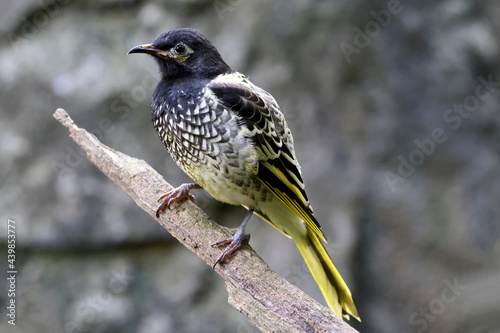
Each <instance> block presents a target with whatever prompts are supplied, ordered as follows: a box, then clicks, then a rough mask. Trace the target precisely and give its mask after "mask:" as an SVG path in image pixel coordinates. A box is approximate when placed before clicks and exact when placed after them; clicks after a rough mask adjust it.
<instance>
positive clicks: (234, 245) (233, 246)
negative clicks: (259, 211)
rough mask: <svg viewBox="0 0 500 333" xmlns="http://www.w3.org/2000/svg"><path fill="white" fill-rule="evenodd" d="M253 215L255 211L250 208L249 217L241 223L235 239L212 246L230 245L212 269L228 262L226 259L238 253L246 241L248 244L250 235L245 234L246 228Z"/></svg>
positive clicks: (234, 236) (230, 238)
mask: <svg viewBox="0 0 500 333" xmlns="http://www.w3.org/2000/svg"><path fill="white" fill-rule="evenodd" d="M252 214H253V209H252V208H250V209H249V210H248V212H247V215H246V216H245V218H244V219H243V222H241V224H240V226H239V227H238V229H236V233H235V234H234V235H233V237H229V238H226V239H223V240H220V241H218V242H215V243H213V244H212V247H219V246H223V245H227V244H229V246H228V247H226V248H225V249H224V252H222V254H221V255H220V256H219V257H218V258H217V260H215V262H214V264H213V266H212V268H215V266H217V264H219V263H221V262H224V261H226V259H227V258H229V256H231V254H233V252H234V251H236V250H237V249H239V248H240V247H241V245H242V244H243V242H244V241H247V242H248V240H249V239H250V235H249V234H245V226H246V224H247V222H248V220H250V217H252Z"/></svg>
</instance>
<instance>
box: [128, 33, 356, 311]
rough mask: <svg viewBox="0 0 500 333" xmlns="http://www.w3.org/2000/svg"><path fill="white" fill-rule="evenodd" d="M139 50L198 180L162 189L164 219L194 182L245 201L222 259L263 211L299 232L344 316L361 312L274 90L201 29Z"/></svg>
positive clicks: (171, 133) (178, 150)
mask: <svg viewBox="0 0 500 333" xmlns="http://www.w3.org/2000/svg"><path fill="white" fill-rule="evenodd" d="M128 53H129V54H130V53H146V54H150V55H152V56H153V58H154V59H155V60H156V62H157V63H158V65H159V67H160V72H161V81H160V83H159V84H158V86H157V87H156V90H155V92H154V94H153V101H152V104H151V110H152V120H153V124H154V127H155V129H156V131H157V132H158V135H159V136H160V139H161V141H162V142H163V143H164V144H165V146H166V147H167V150H168V151H169V153H170V154H171V155H172V158H173V159H174V161H175V162H176V163H177V164H178V165H179V167H180V168H181V169H182V170H183V171H184V172H185V173H187V174H188V175H189V176H190V177H191V178H192V179H193V180H194V181H195V182H196V183H189V184H183V185H181V186H179V187H178V188H176V189H174V190H172V191H171V192H169V193H167V194H165V195H164V196H162V197H161V198H160V199H159V200H158V201H159V202H161V204H160V205H159V207H158V210H157V213H156V214H157V216H158V215H159V214H160V213H161V212H162V211H163V210H164V209H166V208H168V207H170V205H171V204H173V203H174V202H177V201H179V200H181V199H185V198H187V199H190V200H191V201H193V200H194V197H193V196H192V195H191V194H190V193H189V192H190V191H191V190H193V189H201V188H203V189H205V190H206V191H207V192H208V193H210V194H211V195H212V196H213V197H214V198H215V199H217V200H219V201H222V202H225V203H228V204H233V205H242V206H244V207H245V208H247V209H248V212H247V214H246V216H245V218H244V220H243V222H242V224H241V225H240V227H239V228H238V229H237V232H236V233H235V235H234V236H233V237H231V238H229V239H225V240H221V241H218V242H216V243H214V244H213V245H214V246H222V245H228V246H227V247H226V248H225V250H224V252H223V253H222V254H221V255H220V256H219V258H217V260H216V261H215V264H214V267H215V265H217V264H218V263H220V262H224V261H225V260H226V259H227V258H228V257H229V256H230V255H231V253H232V252H234V251H235V250H236V249H237V248H238V247H239V246H240V245H241V243H242V242H243V241H244V240H248V238H249V235H247V234H245V233H244V228H245V225H246V223H247V222H248V220H249V219H250V217H251V216H252V214H257V215H258V216H260V217H261V218H262V219H264V220H265V221H266V222H268V223H270V224H271V225H272V226H274V227H275V228H276V229H278V230H279V231H281V232H282V233H284V234H285V235H286V236H288V237H291V238H292V239H293V240H294V241H295V244H296V245H297V247H298V248H299V250H300V252H301V254H302V256H303V257H304V260H305V262H306V263H307V266H308V267H309V269H310V270H311V272H312V275H313V276H314V278H315V279H316V282H317V283H318V285H319V287H320V289H321V291H322V293H323V295H324V297H325V299H326V302H327V303H328V306H329V307H330V308H331V309H332V311H333V312H334V313H335V314H337V315H338V316H339V317H342V316H344V317H346V318H347V319H349V316H353V317H355V318H356V319H358V320H359V316H358V313H357V310H356V307H355V305H354V302H353V300H352V296H351V292H350V291H349V288H348V287H347V285H346V284H345V282H344V280H343V279H342V277H341V276H340V273H339V272H338V271H337V269H336V268H335V266H334V264H333V262H332V260H331V259H330V257H329V256H328V253H327V252H326V250H325V248H324V246H323V244H322V242H321V240H323V241H325V242H326V238H325V235H324V234H323V232H322V231H321V228H320V225H319V223H318V221H317V220H316V218H315V217H314V215H313V210H312V208H311V205H310V203H309V200H308V199H307V195H306V192H305V190H304V183H303V181H302V176H301V172H300V166H299V163H298V162H297V158H296V156H295V150H294V146H293V138H292V133H291V132H290V129H289V128H288V126H287V123H286V121H285V118H284V116H283V113H282V112H281V110H280V108H279V106H278V104H277V103H276V101H275V99H274V98H273V96H271V94H269V93H268V92H266V91H265V90H263V89H261V88H259V87H257V86H255V85H254V84H253V83H252V82H250V81H249V80H248V79H247V78H246V77H245V76H244V75H242V74H240V73H238V72H236V71H235V70H233V69H231V67H229V66H228V65H227V64H226V63H225V62H224V60H222V57H221V56H220V54H219V52H218V51H217V49H216V48H215V47H214V46H213V45H212V43H210V41H209V40H208V39H207V38H205V37H204V36H203V35H202V34H201V33H200V32H199V31H196V30H194V29H188V28H183V29H177V30H172V31H169V32H167V33H164V34H162V35H160V36H159V37H158V38H157V39H156V40H155V41H154V42H153V43H151V44H143V45H138V46H136V47H134V48H132V49H131V50H130V51H129V52H128Z"/></svg>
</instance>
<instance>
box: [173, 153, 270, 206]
mask: <svg viewBox="0 0 500 333" xmlns="http://www.w3.org/2000/svg"><path fill="white" fill-rule="evenodd" d="M180 167H181V168H183V169H184V171H185V172H186V173H187V174H188V175H189V176H190V177H191V178H193V180H194V181H196V182H197V183H198V184H199V185H200V186H202V187H203V188H204V189H205V190H206V191H207V192H208V193H210V195H212V196H213V197H214V198H215V199H217V200H219V201H222V202H225V203H228V204H232V205H243V206H246V207H256V206H257V205H258V203H259V202H262V201H266V200H270V197H271V196H272V193H271V192H270V191H269V190H268V189H267V188H266V187H265V185H264V184H263V183H262V182H261V181H259V180H258V179H257V178H256V177H255V176H254V175H252V174H251V173H250V172H248V171H247V170H245V169H242V168H239V167H231V166H228V165H227V164H226V165H223V166H221V165H219V164H215V163H210V162H208V163H200V164H199V165H196V164H195V165H193V166H191V167H187V168H186V166H185V165H180Z"/></svg>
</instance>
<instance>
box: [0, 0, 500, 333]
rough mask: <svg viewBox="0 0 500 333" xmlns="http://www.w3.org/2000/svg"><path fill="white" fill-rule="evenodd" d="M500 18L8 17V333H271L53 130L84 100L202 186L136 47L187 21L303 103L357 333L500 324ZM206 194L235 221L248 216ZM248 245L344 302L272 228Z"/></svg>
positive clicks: (308, 143)
mask: <svg viewBox="0 0 500 333" xmlns="http://www.w3.org/2000/svg"><path fill="white" fill-rule="evenodd" d="M499 15H500V4H499V3H497V2H495V1H477V2H473V1H466V0H446V1H439V2H432V1H426V2H415V1H396V0H391V1H361V2H349V1H335V2H334V1H315V2H311V3H308V2H303V1H298V0H292V1H284V0H280V1H269V2H266V1H254V2H250V1H247V2H244V1H240V0H231V1H229V0H215V1H203V0H191V1H168V2H167V1H152V2H145V1H133V0H130V1H121V2H120V1H114V0H101V1H99V0H92V1H87V2H83V1H71V0H55V1H50V2H48V1H47V2H46V1H32V0H19V1H9V2H4V3H2V4H1V5H0V36H1V39H0V100H1V101H2V103H0V115H1V117H2V118H1V119H2V121H1V122H0V198H1V200H0V211H1V212H2V214H1V220H0V236H1V237H0V238H1V239H0V245H1V246H0V247H1V248H2V249H6V242H7V237H6V235H7V223H8V222H7V221H8V219H9V218H10V219H12V220H14V221H15V225H16V244H17V247H16V264H17V268H18V274H17V280H16V298H15V299H16V304H17V308H16V315H17V317H16V326H15V327H13V326H12V325H9V324H8V323H7V321H6V320H5V319H6V315H5V312H6V311H5V309H6V307H7V306H8V302H9V298H8V297H7V293H8V286H7V284H3V283H2V284H0V307H1V308H2V309H4V310H3V311H2V319H1V320H0V331H2V332H35V331H36V332H61V333H62V332H140V333H143V332H153V333H154V332H255V331H257V329H256V328H255V327H254V326H253V325H252V324H250V323H249V322H248V321H247V320H246V319H245V318H244V317H243V316H242V315H241V314H239V313H238V312H237V311H236V310H234V309H232V308H231V306H229V305H228V304H227V295H226V293H225V290H224V285H223V281H222V280H221V279H220V278H219V277H218V275H217V274H215V273H214V272H213V271H212V270H211V269H210V267H208V266H206V265H205V264H204V263H203V262H202V261H201V260H199V259H198V258H197V257H196V256H194V255H193V254H191V253H190V252H189V251H187V250H186V249H184V248H183V247H182V246H180V245H179V244H178V243H177V242H176V241H175V240H174V239H173V238H172V237H171V236H169V235H168V233H167V232H166V231H165V230H164V229H162V228H161V227H160V226H159V225H158V224H157V223H156V222H155V221H154V220H152V219H151V218H150V217H149V216H148V215H147V214H146V213H145V212H143V211H141V210H140V209H139V208H138V207H136V206H135V204H134V203H133V201H132V200H131V199H130V198H128V197H127V196H126V195H125V194H123V193H122V192H121V190H120V189H119V188H118V187H117V186H116V185H114V184H112V183H111V182H110V181H109V180H108V179H107V178H105V177H104V176H103V175H101V174H100V173H99V171H98V170H97V169H96V168H95V167H93V166H92V165H91V164H90V162H88V161H87V160H86V158H85V156H84V155H83V154H82V152H81V151H80V150H79V149H78V148H77V147H76V145H75V144H74V143H73V142H72V141H71V140H70V139H69V138H68V133H67V132H66V130H65V129H64V128H63V127H62V126H60V125H59V124H58V123H57V122H56V121H55V120H54V119H53V118H52V113H53V112H54V111H55V109H56V108H57V107H63V108H65V109H66V110H67V111H68V113H69V114H70V115H71V117H73V119H74V120H75V122H76V123H77V124H78V125H79V126H81V127H84V128H86V129H87V130H91V131H92V132H93V133H94V134H96V135H97V136H98V137H99V139H101V140H102V141H103V142H104V143H105V144H107V145H109V146H110V147H112V148H114V149H116V150H119V151H122V152H124V153H126V154H128V155H131V156H135V157H138V158H141V159H144V160H146V161H147V162H148V163H149V164H151V165H152V166H153V167H155V168H156V169H157V170H159V172H160V173H162V174H163V175H164V177H165V179H166V180H167V181H168V182H170V183H172V184H174V185H179V184H181V183H182V182H185V181H188V178H187V176H185V175H183V174H182V172H181V171H180V169H178V168H177V166H176V165H175V164H174V163H173V162H172V160H171V159H170V157H169V156H168V153H167V152H166V150H165V149H164V147H163V146H162V144H161V142H160V141H159V140H158V138H157V136H156V133H155V131H154V130H153V127H152V124H151V122H150V113H149V103H150V99H151V94H152V91H153V89H154V87H155V85H156V82H157V80H158V74H157V69H156V67H155V66H156V65H155V64H154V62H153V61H152V60H151V59H148V58H147V57H142V58H141V57H140V56H134V57H130V56H127V54H126V53H127V51H128V50H129V49H130V48H131V47H132V46H135V45H137V44H140V43H146V42H151V41H153V40H154V39H155V38H156V37H157V36H158V35H159V34H160V33H162V32H164V31H167V30H170V29H174V28H178V27H193V28H196V29H198V30H200V31H202V32H203V33H204V34H205V35H206V36H207V37H208V38H209V39H210V40H212V42H213V43H214V45H215V46H216V47H217V48H218V49H219V51H220V53H221V54H222V56H223V57H224V59H225V60H226V62H227V63H228V64H230V65H231V66H232V67H233V68H235V69H237V70H239V71H240V72H243V73H245V74H247V75H248V76H249V77H250V79H251V80H252V81H253V82H254V83H255V84H257V85H259V86H261V87H263V88H264V89H266V90H268V91H270V92H271V93H272V94H273V95H274V97H275V98H276V99H277V101H278V103H279V104H280V106H281V108H282V109H283V111H284V113H285V116H286V118H287V120H288V123H289V126H290V127H291V128H292V132H293V134H294V138H295V142H296V151H297V155H298V158H299V161H300V163H301V165H302V172H303V176H304V180H305V182H306V189H307V192H308V195H309V198H310V200H311V202H312V205H313V207H314V210H315V214H316V216H317V218H318V220H319V221H320V223H321V225H322V227H323V230H324V232H325V234H326V235H327V238H328V239H329V243H328V244H327V249H328V250H329V252H330V254H331V255H332V257H333V259H334V262H335V263H336V265H337V266H338V267H339V270H340V271H341V273H342V275H343V276H344V278H345V279H346V281H347V283H348V285H349V286H350V288H351V290H352V292H353V295H354V300H355V302H356V304H357V306H358V310H359V313H360V316H361V318H362V319H363V322H362V323H352V324H353V326H354V327H355V328H357V329H359V330H360V331H362V332H420V333H421V332H444V333H451V332H498V331H500V319H499V316H498V313H499V312H500V288H499V287H498V286H499V285H500V274H499V269H500V267H499V266H500V264H499V262H500V242H499V237H500V225H499V222H500V205H499V203H500V158H499V153H500V132H499V126H500V112H499V110H500V104H499V102H500V65H499V64H500V62H499V59H500V43H499V40H500V37H499V36H500V23H499V20H498V17H499ZM196 198H197V204H199V205H200V206H201V207H202V208H203V209H204V210H205V211H206V212H207V213H208V214H209V215H210V216H211V217H212V218H214V219H215V220H216V221H218V222H219V223H221V224H223V225H225V226H229V227H235V226H237V225H238V224H239V222H240V221H241V219H242V218H243V216H244V214H245V213H244V210H243V208H240V207H231V206H226V205H223V204H221V203H218V202H216V201H214V200H213V199H211V198H210V196H209V195H208V194H206V193H204V192H203V191H199V192H198V193H197V195H196ZM271 230H272V231H271ZM248 231H249V232H250V233H251V234H252V239H251V241H250V243H251V245H252V246H253V247H254V249H255V250H256V251H257V252H258V253H259V254H260V255H261V256H262V257H263V258H264V259H265V260H266V261H267V262H268V263H269V264H270V266H271V267H272V268H273V269H275V270H276V271H277V272H278V273H279V274H281V275H282V276H284V277H285V278H287V279H288V280H289V281H290V282H292V283H294V284H296V285H298V286H299V287H300V288H301V289H303V290H304V291H306V292H307V293H309V294H310V295H312V296H313V297H314V298H315V299H317V300H318V301H320V302H322V303H323V304H324V301H323V299H322V296H321V293H320V292H319V290H318V288H317V286H316V285H315V283H314V280H313V279H312V277H311V276H310V275H309V273H308V272H307V270H306V266H305V264H304V263H303V261H302V259H301V257H300V254H299V252H298V251H297V250H296V248H295V246H294V245H293V243H292V242H291V241H290V240H288V239H287V238H286V237H283V236H282V235H281V234H279V233H278V232H276V231H275V230H274V229H273V228H272V227H270V226H268V225H266V224H265V223H264V222H262V221H260V220H259V219H258V218H253V219H252V221H251V223H250V225H249V228H248ZM214 241H215V240H214ZM207 246H208V244H207ZM2 253H4V252H2ZM1 257H2V259H1V260H0V268H1V270H2V272H6V271H7V270H8V268H7V261H6V258H7V254H6V253H5V255H4V254H2V255H1ZM4 263H5V265H4ZM5 274H6V273H5Z"/></svg>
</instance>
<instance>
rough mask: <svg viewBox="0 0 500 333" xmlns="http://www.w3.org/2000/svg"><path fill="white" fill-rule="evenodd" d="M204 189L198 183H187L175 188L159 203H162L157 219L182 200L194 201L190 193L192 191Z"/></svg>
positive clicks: (157, 210) (159, 200)
mask: <svg viewBox="0 0 500 333" xmlns="http://www.w3.org/2000/svg"><path fill="white" fill-rule="evenodd" d="M199 189H202V187H201V186H200V185H198V184H196V183H186V184H182V185H181V186H179V187H177V188H174V189H173V190H172V191H169V192H167V193H165V194H164V195H162V196H161V197H160V199H158V202H161V203H160V205H159V206H158V208H157V209H156V217H160V213H161V212H163V211H164V210H165V209H166V208H170V206H171V205H172V204H173V203H174V202H177V201H180V200H182V199H189V200H191V201H194V196H193V195H192V194H190V193H189V191H191V190H199Z"/></svg>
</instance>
